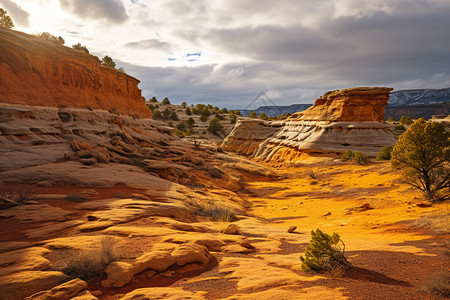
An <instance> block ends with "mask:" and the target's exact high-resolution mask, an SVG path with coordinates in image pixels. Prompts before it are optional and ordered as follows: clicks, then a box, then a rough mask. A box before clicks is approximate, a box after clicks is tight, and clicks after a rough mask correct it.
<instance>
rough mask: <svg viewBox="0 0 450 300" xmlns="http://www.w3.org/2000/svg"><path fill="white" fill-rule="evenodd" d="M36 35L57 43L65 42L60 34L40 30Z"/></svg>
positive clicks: (62, 43)
mask: <svg viewBox="0 0 450 300" xmlns="http://www.w3.org/2000/svg"><path fill="white" fill-rule="evenodd" d="M36 36H37V37H40V38H41V39H44V40H47V41H49V42H52V43H55V44H59V45H64V43H65V42H66V41H65V40H64V39H63V38H62V37H61V36H58V37H56V36H54V35H52V34H50V33H48V32H41V33H38V34H37V35H36Z"/></svg>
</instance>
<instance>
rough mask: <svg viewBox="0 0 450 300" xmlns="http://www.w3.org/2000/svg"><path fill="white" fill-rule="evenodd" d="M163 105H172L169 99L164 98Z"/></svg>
mask: <svg viewBox="0 0 450 300" xmlns="http://www.w3.org/2000/svg"><path fill="white" fill-rule="evenodd" d="M162 103H163V104H170V100H169V98H167V97H166V98H164V100H163V101H162Z"/></svg>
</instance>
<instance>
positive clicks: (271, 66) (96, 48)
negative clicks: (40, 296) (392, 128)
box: [0, 0, 450, 108]
mask: <svg viewBox="0 0 450 300" xmlns="http://www.w3.org/2000/svg"><path fill="white" fill-rule="evenodd" d="M0 7H3V8H4V9H6V10H7V11H8V14H9V15H10V16H11V17H12V19H13V21H14V23H15V25H16V28H15V29H16V30H20V31H24V32H27V33H38V32H42V31H48V32H50V33H52V34H54V35H61V36H62V37H63V38H64V39H65V40H66V45H68V46H70V45H73V44H76V43H78V42H80V43H81V44H83V45H86V46H87V47H88V49H89V50H90V51H91V53H93V54H94V55H97V56H99V57H100V58H101V57H103V56H104V55H109V56H111V57H112V58H113V59H114V60H115V61H116V62H117V64H118V65H119V66H122V67H123V68H124V69H125V71H126V72H127V73H129V74H130V75H132V76H135V77H137V78H138V79H140V80H141V83H140V85H139V86H140V88H141V89H142V91H143V95H144V96H145V97H146V98H150V97H152V96H156V97H157V98H158V99H159V100H161V99H162V98H164V97H166V96H167V97H169V99H171V100H172V102H174V103H180V102H181V101H187V102H188V103H194V104H195V103H211V104H214V105H218V106H220V107H224V106H226V107H228V108H245V107H247V106H248V105H249V104H251V103H253V104H251V105H254V106H259V104H264V103H265V104H271V103H272V102H273V103H274V104H277V105H288V104H292V103H312V102H313V101H314V99H315V98H317V97H318V96H320V95H321V94H323V93H324V92H326V91H328V90H333V89H341V88H347V87H354V86H389V87H393V88H394V89H396V90H399V89H414V88H444V87H449V86H450V29H449V28H450V17H449V16H450V1H449V0H314V1H311V0H283V1H273V0H270V1H269V0H152V1H150V0H0ZM260 93H265V95H267V96H268V97H269V98H270V99H272V101H268V100H267V99H268V98H264V99H263V100H257V101H256V102H252V101H253V100H254V99H255V97H257V96H258V95H259V94H260ZM252 108H253V107H252Z"/></svg>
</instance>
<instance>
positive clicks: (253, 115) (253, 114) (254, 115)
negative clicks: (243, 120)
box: [249, 111, 258, 119]
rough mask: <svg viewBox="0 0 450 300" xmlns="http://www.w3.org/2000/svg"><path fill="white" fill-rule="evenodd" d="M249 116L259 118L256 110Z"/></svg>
mask: <svg viewBox="0 0 450 300" xmlns="http://www.w3.org/2000/svg"><path fill="white" fill-rule="evenodd" d="M249 117H250V118H252V119H256V118H258V115H257V114H256V112H254V111H252V112H251V113H250V115H249Z"/></svg>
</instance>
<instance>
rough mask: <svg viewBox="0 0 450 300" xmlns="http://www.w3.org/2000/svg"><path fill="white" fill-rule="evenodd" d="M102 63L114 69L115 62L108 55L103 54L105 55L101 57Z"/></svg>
mask: <svg viewBox="0 0 450 300" xmlns="http://www.w3.org/2000/svg"><path fill="white" fill-rule="evenodd" d="M102 65H104V66H108V67H111V68H114V69H115V68H116V63H115V62H114V60H113V59H112V58H111V57H109V56H108V55H105V57H103V58H102Z"/></svg>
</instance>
